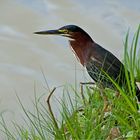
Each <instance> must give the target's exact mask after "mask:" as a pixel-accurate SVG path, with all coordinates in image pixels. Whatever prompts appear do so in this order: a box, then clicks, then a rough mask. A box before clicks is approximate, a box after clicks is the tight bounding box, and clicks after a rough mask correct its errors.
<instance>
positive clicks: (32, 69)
mask: <svg viewBox="0 0 140 140" xmlns="http://www.w3.org/2000/svg"><path fill="white" fill-rule="evenodd" d="M0 19H1V20H0V95H1V96H0V106H1V108H0V112H1V111H3V110H7V109H8V110H9V111H10V112H11V113H7V114H6V113H5V114H6V117H7V118H10V119H12V118H15V119H19V120H20V113H21V108H20V106H19V104H18V102H17V97H16V94H18V96H19V97H20V98H21V99H22V103H23V104H24V105H25V107H26V108H29V109H31V108H32V103H31V99H32V98H33V97H34V87H35V88H36V90H37V94H38V96H39V95H42V94H44V93H45V94H46V96H47V94H48V92H47V90H46V89H45V88H44V87H46V84H45V80H44V77H43V74H42V70H43V72H44V74H45V75H46V78H47V81H48V84H49V86H50V88H53V87H54V86H59V85H63V84H69V83H70V84H71V83H74V81H75V69H76V79H77V82H78V81H85V77H87V78H86V79H90V78H89V77H88V75H87V74H86V72H84V74H83V68H82V67H81V65H80V64H79V63H78V61H77V60H76V59H75V57H74V55H73V54H72V52H71V50H70V48H69V47H68V43H67V39H65V38H61V37H46V36H38V35H34V34H33V32H34V31H39V30H43V29H55V28H59V27H61V26H63V25H66V24H77V25H79V26H81V27H82V28H83V29H85V30H86V31H87V32H88V33H89V34H90V35H91V37H92V38H93V39H94V40H95V41H96V42H97V43H99V44H100V45H102V46H104V47H105V48H106V49H108V50H110V51H111V52H113V53H114V54H115V55H116V56H117V57H118V58H120V59H121V58H122V55H123V39H124V37H125V34H126V32H127V30H128V28H129V27H131V35H132V33H133V32H134V31H135V30H136V28H137V26H138V24H139V23H140V1H139V0H135V1H133V2H132V1H131V0H124V1H121V0H118V1H115V0H108V1H106V0H102V1H98V0H89V1H84V0H71V1H70V0H69V1H68V0H67V1H66V0H61V1H58V0H30V1H29V0H12V1H11V0H2V1H1V2H0ZM75 66H76V67H75ZM56 96H59V95H58V94H56ZM9 114H10V115H9ZM9 116H10V117H9Z"/></svg>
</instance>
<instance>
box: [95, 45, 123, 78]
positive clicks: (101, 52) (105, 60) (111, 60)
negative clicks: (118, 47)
mask: <svg viewBox="0 0 140 140" xmlns="http://www.w3.org/2000/svg"><path fill="white" fill-rule="evenodd" d="M94 52H95V53H96V54H95V55H94V56H95V59H96V60H97V62H100V65H99V66H98V67H100V69H101V68H102V70H104V71H105V72H107V73H108V74H109V75H110V76H113V77H114V78H117V77H118V75H119V74H120V72H122V70H123V71H124V66H123V64H122V63H121V61H120V60H119V59H118V58H117V57H115V56H114V55H113V54H112V53H111V52H109V51H107V50H106V49H104V48H102V47H101V46H100V45H98V44H95V51H94Z"/></svg>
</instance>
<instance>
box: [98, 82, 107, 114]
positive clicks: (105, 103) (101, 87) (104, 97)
mask: <svg viewBox="0 0 140 140" xmlns="http://www.w3.org/2000/svg"><path fill="white" fill-rule="evenodd" d="M100 93H101V97H102V98H103V102H104V107H103V112H108V106H109V105H108V99H107V96H106V95H105V93H104V88H103V86H101V85H100Z"/></svg>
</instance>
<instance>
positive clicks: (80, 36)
mask: <svg viewBox="0 0 140 140" xmlns="http://www.w3.org/2000/svg"><path fill="white" fill-rule="evenodd" d="M35 34H40V35H60V36H64V37H68V38H69V39H70V40H69V42H70V46H71V47H72V49H73V50H74V53H75V54H76V56H78V58H79V59H80V62H81V64H82V65H84V64H85V63H86V60H87V58H88V57H89V56H88V54H89V52H90V48H91V46H92V45H91V44H92V43H93V40H92V39H91V37H90V36H89V35H88V34H87V33H86V32H85V31H84V30H83V29H82V28H80V27H78V26H76V25H66V26H63V27H61V28H59V29H56V30H46V31H39V32H35Z"/></svg>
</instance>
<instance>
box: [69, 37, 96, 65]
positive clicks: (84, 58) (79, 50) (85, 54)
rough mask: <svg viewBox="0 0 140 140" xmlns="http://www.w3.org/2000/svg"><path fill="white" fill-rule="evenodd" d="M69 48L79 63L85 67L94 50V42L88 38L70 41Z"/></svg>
mask: <svg viewBox="0 0 140 140" xmlns="http://www.w3.org/2000/svg"><path fill="white" fill-rule="evenodd" d="M69 42H70V46H71V48H72V50H73V51H74V53H75V55H76V57H77V58H78V60H79V61H80V63H81V64H82V65H83V66H85V65H86V64H87V62H88V60H89V59H90V56H91V52H92V50H93V49H94V41H93V40H92V39H91V38H89V37H82V38H76V39H73V40H70V41H69Z"/></svg>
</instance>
